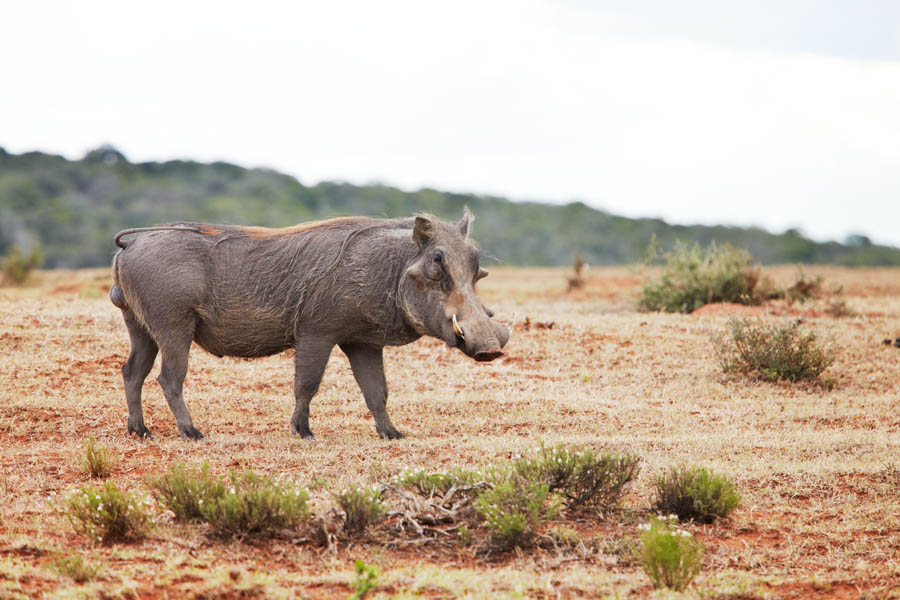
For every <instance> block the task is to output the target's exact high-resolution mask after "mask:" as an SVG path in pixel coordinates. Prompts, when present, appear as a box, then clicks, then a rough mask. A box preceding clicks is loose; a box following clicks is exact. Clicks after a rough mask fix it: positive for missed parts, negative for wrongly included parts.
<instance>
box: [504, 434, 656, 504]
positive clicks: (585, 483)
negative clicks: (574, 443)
mask: <svg viewBox="0 0 900 600" xmlns="http://www.w3.org/2000/svg"><path fill="white" fill-rule="evenodd" d="M514 468H515V471H516V472H517V473H518V474H519V475H520V476H521V477H523V478H525V479H526V480H528V481H532V482H539V483H545V484H547V487H548V489H549V491H550V492H559V493H560V494H562V496H563V498H564V500H563V502H564V503H565V505H566V507H567V508H569V509H574V508H577V507H582V506H583V507H588V508H593V509H604V508H609V507H612V506H615V505H616V504H617V503H618V501H619V499H620V497H621V496H622V493H623V492H624V491H625V487H626V486H627V485H628V484H629V483H630V482H631V481H633V480H634V478H635V477H636V476H637V474H638V472H639V471H640V458H638V457H637V456H633V455H630V454H619V453H617V452H603V453H599V454H598V453H596V452H594V451H593V450H591V449H590V448H584V447H579V448H576V449H574V450H572V451H570V450H569V449H568V448H566V447H564V446H556V447H554V448H545V447H544V446H541V450H540V454H539V455H538V456H535V457H533V458H521V459H519V460H517V461H516V462H515V465H514Z"/></svg>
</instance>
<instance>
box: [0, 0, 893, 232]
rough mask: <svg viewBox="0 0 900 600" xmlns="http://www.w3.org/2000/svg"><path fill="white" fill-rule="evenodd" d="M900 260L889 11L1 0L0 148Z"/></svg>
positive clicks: (855, 5) (813, 3) (813, 1)
mask: <svg viewBox="0 0 900 600" xmlns="http://www.w3.org/2000/svg"><path fill="white" fill-rule="evenodd" d="M107 142H108V143H112V144H113V145H115V146H116V147H117V148H119V149H120V150H121V151H123V152H124V153H125V154H126V155H127V156H128V157H129V159H130V160H132V161H143V160H168V159H172V158H190V159H196V160H202V161H208V160H227V161H230V162H234V163H237V164H241V165H244V166H267V167H272V168H275V169H278V170H280V171H284V172H287V173H290V174H292V175H295V176H297V177H298V178H299V179H300V181H301V182H303V183H305V184H314V183H316V182H318V181H321V180H323V179H339V180H346V181H351V182H354V183H367V182H372V181H380V182H384V183H388V184H392V185H397V186H400V187H402V188H405V189H416V188H418V187H422V186H430V187H436V188H438V189H443V190H454V191H471V192H476V193H493V194H498V195H504V196H508V197H511V198H513V199H520V200H524V199H530V200H539V201H552V202H565V201H571V200H582V201H584V202H586V203H588V204H590V205H593V206H596V207H599V208H603V209H605V210H609V211H611V212H613V213H617V214H624V215H628V216H653V217H655V216H658V217H663V218H665V219H667V220H669V221H672V222H679V223H697V222H701V223H727V224H738V225H760V226H763V227H766V228H768V229H772V230H775V231H781V230H784V229H785V228H787V227H799V228H801V229H802V230H803V231H804V232H806V233H807V234H808V235H811V236H813V237H815V238H819V239H824V238H829V239H839V240H841V239H843V238H844V236H846V235H847V234H848V233H864V234H867V235H869V236H870V237H872V238H873V240H875V241H877V242H882V243H889V244H892V245H896V246H900V2H894V1H892V0H882V1H869V2H866V1H859V0H856V1H853V2H849V1H841V0H794V1H791V0H779V1H775V0H761V1H757V2H744V1H740V2H737V1H735V2H727V1H725V0H719V1H716V0H705V1H704V0H683V1H681V2H669V1H666V0H645V1H643V2H639V1H631V2H628V1H626V0H616V1H610V2H591V1H589V0H584V1H580V2H579V1H575V0H572V1H556V2H549V1H548V2H536V1H534V2H533V1H527V0H516V1H498V2H492V1H487V0H483V1H475V2H469V1H455V2H425V1H409V2H404V1H394V0H380V1H378V2H371V1H368V2H344V1H329V2H308V3H307V2H283V3H277V2H267V1H259V0H257V1H255V2H252V3H251V2H240V3H229V2H221V1H220V2H195V1H191V2H187V1H184V0H182V1H179V2H168V1H162V2H153V3H134V2H47V1H39V0H37V1H16V0H14V1H11V2H10V1H6V2H3V3H2V4H0V145H2V146H4V147H5V148H6V149H7V150H9V151H11V152H24V151H28V150H35V149H37V150H43V151H48V152H55V153H61V154H64V155H66V156H68V157H70V158H77V157H80V156H81V155H83V154H84V153H85V152H86V151H87V150H89V149H91V148H93V147H96V146H98V145H100V144H101V143H107Z"/></svg>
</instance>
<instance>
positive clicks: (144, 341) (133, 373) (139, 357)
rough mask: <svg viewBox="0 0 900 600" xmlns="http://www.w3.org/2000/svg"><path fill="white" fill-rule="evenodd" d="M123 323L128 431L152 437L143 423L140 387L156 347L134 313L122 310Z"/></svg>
mask: <svg viewBox="0 0 900 600" xmlns="http://www.w3.org/2000/svg"><path fill="white" fill-rule="evenodd" d="M122 316H123V317H124V318H125V325H126V326H127V327H128V337H129V338H131V353H130V354H129V355H128V361H126V363H125V365H124V366H123V367H122V379H123V380H124V381H125V402H126V403H127V404H128V433H136V434H137V435H138V437H141V438H145V437H153V436H151V435H150V430H149V429H147V426H146V425H144V408H143V405H142V403H141V388H142V386H143V385H144V380H145V379H146V378H147V375H149V374H150V370H151V369H152V368H153V361H154V360H156V354H157V352H158V350H159V349H158V347H157V346H156V342H154V341H153V338H151V337H150V334H149V333H147V330H145V329H144V328H143V327H142V326H141V325H140V323H138V322H137V319H136V318H135V317H134V313H132V312H131V311H130V310H128V309H125V310H123V311H122Z"/></svg>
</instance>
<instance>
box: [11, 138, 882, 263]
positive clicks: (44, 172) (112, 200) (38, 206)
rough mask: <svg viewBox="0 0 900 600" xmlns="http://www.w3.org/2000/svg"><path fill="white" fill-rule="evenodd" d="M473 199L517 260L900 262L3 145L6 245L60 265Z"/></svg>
mask: <svg viewBox="0 0 900 600" xmlns="http://www.w3.org/2000/svg"><path fill="white" fill-rule="evenodd" d="M464 205H468V206H469V207H470V208H471V209H472V211H473V212H474V213H475V215H476V217H477V225H476V234H475V237H476V239H477V240H478V241H479V243H480V244H481V245H482V247H483V248H484V250H485V251H486V253H487V254H488V255H490V256H493V257H494V258H495V261H497V262H502V263H504V264H510V265H535V266H542V265H546V266H552V265H567V264H571V263H572V259H573V257H574V256H575V255H576V254H579V255H580V256H582V257H583V258H584V259H585V260H586V261H587V262H588V263H590V264H593V265H615V264H627V263H633V262H637V261H639V260H641V259H642V258H643V257H644V254H645V251H646V248H647V246H648V244H649V243H650V240H651V238H652V237H653V236H654V235H655V236H656V239H657V241H658V243H659V244H660V245H661V246H662V247H664V248H669V247H672V246H673V245H674V244H675V242H676V241H678V240H680V241H683V242H687V243H693V242H698V243H700V244H702V245H706V244H709V243H710V242H713V241H715V242H718V243H724V242H729V243H731V244H733V245H734V246H736V247H739V248H746V249H747V250H749V251H750V253H751V254H752V255H753V256H754V257H755V258H756V259H757V260H758V261H760V262H762V263H768V264H771V263H822V264H824V263H830V264H836V265H868V266H878V265H900V249H897V248H891V247H885V246H877V245H874V244H871V243H870V242H869V240H868V239H867V238H865V237H864V236H851V238H850V239H848V240H847V242H848V243H846V244H839V243H836V242H828V243H817V242H814V241H812V240H809V239H807V238H805V237H804V236H803V235H802V234H801V233H800V232H798V231H793V230H792V231H788V232H785V233H783V234H780V235H776V234H772V233H768V232H766V231H763V230H761V229H758V228H749V229H744V228H737V227H708V226H680V225H670V224H668V223H666V222H665V221H662V220H659V219H628V218H624V217H618V216H615V215H611V214H609V213H607V212H604V211H601V210H596V209H593V208H590V207H588V206H586V205H584V204H583V203H580V202H574V203H571V204H567V205H564V206H559V205H548V204H540V203H534V202H511V201H510V200H507V199H504V198H498V197H492V196H477V195H471V194H454V193H448V192H440V191H437V190H433V189H421V190H418V191H413V192H406V191H403V190H400V189H397V188H394V187H389V186H385V185H364V186H357V185H351V184H348V183H339V182H323V183H319V184H317V185H314V186H305V185H303V184H302V183H300V182H299V181H297V179H295V178H294V177H291V176H288V175H284V174H281V173H277V172H275V171H272V170H268V169H246V168H243V167H239V166H236V165H232V164H228V163H224V162H214V163H211V164H203V163H198V162H193V161H184V160H173V161H168V162H145V163H131V162H129V161H128V160H127V158H126V157H125V156H124V155H122V154H121V153H120V152H118V151H117V150H116V149H115V148H112V147H110V146H104V147H101V148H98V149H96V150H93V151H91V152H89V153H88V154H87V155H85V157H84V158H82V159H81V160H67V159H66V158H64V157H61V156H55V155H50V154H44V153H40V152H28V153H25V154H21V155H16V154H11V153H8V152H6V151H5V150H4V149H2V148H0V255H3V254H5V253H6V252H7V251H8V250H9V249H10V248H11V247H12V246H13V245H14V244H15V245H18V246H20V247H22V248H25V249H29V248H31V247H34V246H35V245H36V244H39V245H40V247H41V249H42V251H43V256H44V266H46V267H50V268H61V267H65V268H74V267H89V266H101V265H105V264H108V263H109V261H110V260H111V258H112V255H113V252H114V250H115V247H114V246H113V244H112V236H113V234H115V233H116V232H117V231H119V230H121V229H125V228H128V227H140V226H146V225H152V224H155V223H163V222H167V221H204V222H213V223H235V224H255V225H264V226H270V227H281V226H286V225H291V224H294V223H298V222H301V221H307V220H311V219H320V218H327V217H332V216H338V215H348V214H359V215H371V216H386V217H399V216H408V215H411V214H413V213H416V212H431V213H434V214H437V215H439V216H442V217H444V218H448V219H449V218H454V219H455V218H458V217H459V215H460V214H462V208H463V206H464Z"/></svg>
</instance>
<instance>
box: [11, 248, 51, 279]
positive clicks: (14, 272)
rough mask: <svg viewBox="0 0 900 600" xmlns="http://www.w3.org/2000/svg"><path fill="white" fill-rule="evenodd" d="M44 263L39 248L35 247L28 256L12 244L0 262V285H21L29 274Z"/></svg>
mask: <svg viewBox="0 0 900 600" xmlns="http://www.w3.org/2000/svg"><path fill="white" fill-rule="evenodd" d="M43 262H44V255H43V253H42V252H41V249H40V247H38V246H35V247H34V248H33V249H32V250H31V252H30V253H29V254H28V256H25V254H24V253H23V252H22V249H21V248H20V247H19V246H18V245H16V244H13V245H12V246H10V247H9V250H7V252H6V256H5V257H4V258H3V260H2V261H0V271H2V277H0V283H12V284H13V285H22V284H23V283H25V280H27V279H28V276H29V275H31V272H32V271H33V270H34V269H36V268H38V267H39V266H41V263H43Z"/></svg>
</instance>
